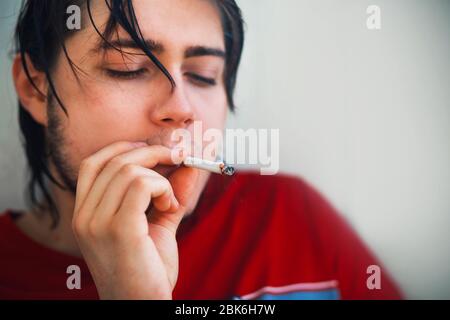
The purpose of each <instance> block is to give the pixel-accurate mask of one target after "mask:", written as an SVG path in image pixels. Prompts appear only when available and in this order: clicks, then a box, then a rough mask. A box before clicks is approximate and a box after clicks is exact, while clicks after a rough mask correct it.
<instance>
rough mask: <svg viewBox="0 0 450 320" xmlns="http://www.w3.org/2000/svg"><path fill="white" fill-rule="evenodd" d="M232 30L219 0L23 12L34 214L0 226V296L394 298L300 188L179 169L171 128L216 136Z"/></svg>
mask: <svg viewBox="0 0 450 320" xmlns="http://www.w3.org/2000/svg"><path fill="white" fill-rule="evenodd" d="M73 5H75V6H76V8H80V11H81V13H82V20H81V21H82V23H81V25H82V28H81V29H80V30H72V29H70V28H68V25H67V24H66V20H67V15H66V12H67V8H69V6H73ZM242 30H243V27H242V19H241V14H240V10H239V8H238V7H237V5H236V4H235V2H234V1H233V0H210V1H204V0H185V1H177V0H170V1H168V0H148V1H147V0H146V1H131V0H128V1H125V0H113V1H106V2H105V1H86V0H84V1H82V0H78V1H61V0H40V1H26V2H25V4H24V7H23V8H22V11H21V14H20V16H19V22H18V25H17V29H16V39H17V50H18V52H17V55H16V57H15V60H14V63H13V78H14V83H15V87H16V91H17V95H18V98H19V114H20V125H21V129H22V133H23V135H24V141H25V150H26V153H27V159H28V163H29V166H30V169H31V174H32V176H31V182H30V188H29V192H30V196H31V199H32V203H33V206H32V207H31V208H30V210H29V212H27V213H22V212H15V211H14V210H8V211H7V212H6V214H5V215H3V216H2V217H1V218H0V256H1V257H2V264H1V266H0V297H1V298H8V299H14V298H44V299H47V298H48V299H51V298H62V299H65V298H67V299H71V298H75V299H77V298H83V299H86V298H93V299H95V298H102V299H171V298H175V299H177V298H181V299H218V298H221V299H230V298H243V299H335V298H344V299H358V298H398V297H399V293H398V291H397V289H396V288H395V286H394V285H393V283H392V282H391V280H390V278H389V277H388V276H387V274H386V272H385V271H384V269H381V270H382V275H381V280H380V281H381V282H380V283H381V287H380V286H379V285H377V286H375V287H372V286H370V285H368V283H369V282H370V281H368V278H369V276H370V275H369V274H367V269H368V267H370V266H372V265H379V263H378V262H377V261H376V260H375V259H374V258H373V257H372V255H371V254H370V253H369V252H368V250H367V249H366V248H365V247H364V245H363V244H362V243H361V241H360V240H359V239H358V238H357V236H355V235H354V234H353V232H352V231H351V230H350V229H349V228H348V227H347V225H346V224H345V223H344V222H343V221H342V219H341V218H340V217H339V216H338V215H337V214H336V212H335V210H334V209H333V208H332V207H331V206H330V205H329V204H328V203H327V202H326V201H325V200H323V199H322V198H321V196H320V195H319V194H318V193H317V192H316V191H314V189H312V188H311V187H310V186H308V185H307V184H306V183H305V182H304V181H302V180H300V179H297V178H293V177H287V176H270V177H264V176H260V175H258V174H256V173H241V174H237V175H236V176H234V177H231V178H228V177H223V176H219V175H214V176H211V174H210V173H208V172H206V171H203V170H198V169H195V168H188V167H186V166H183V165H181V164H182V162H183V161H184V160H185V159H186V157H187V156H188V155H190V153H191V151H190V150H188V149H186V148H179V147H176V146H175V143H174V141H173V139H172V137H173V133H174V131H176V130H178V129H185V130H188V131H191V130H193V129H192V128H193V125H194V123H195V122H196V121H201V123H202V126H203V129H204V130H208V129H211V128H213V129H220V130H223V128H224V123H225V119H226V116H227V112H228V111H227V109H228V108H230V109H233V107H234V103H233V90H234V86H235V79H236V73H237V68H238V65H239V60H240V56H241V51H242V45H243V31H242ZM73 267H75V269H73ZM71 268H72V269H71ZM77 268H79V269H77ZM67 270H78V274H79V275H80V279H78V280H76V281H75V286H71V285H70V281H69V279H68V278H69V276H70V274H68V273H67ZM69 273H70V272H69Z"/></svg>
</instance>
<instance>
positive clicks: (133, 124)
mask: <svg viewBox="0 0 450 320" xmlns="http://www.w3.org/2000/svg"><path fill="white" fill-rule="evenodd" d="M134 9H135V13H136V16H137V20H138V22H139V26H140V29H141V31H142V34H143V37H144V38H145V39H147V40H149V41H152V42H154V44H156V47H155V50H154V51H153V53H154V54H155V56H156V57H157V58H158V59H159V61H160V62H161V63H162V64H163V65H164V66H165V67H166V69H167V70H168V71H169V72H170V74H171V75H172V77H173V79H174V80H175V82H176V87H175V90H173V91H172V86H171V84H170V82H169V80H168V79H167V78H166V76H165V75H164V74H163V73H162V72H161V71H160V70H159V69H158V68H157V67H156V66H155V65H154V64H153V63H152V62H151V60H150V59H149V58H148V57H147V56H146V55H144V54H143V53H142V51H140V50H138V49H136V48H132V47H125V46H124V47H122V49H123V51H124V52H126V53H125V54H124V53H121V52H119V51H117V50H114V49H112V48H110V49H107V50H103V49H101V50H98V46H99V43H101V42H100V36H99V35H98V33H97V32H96V31H95V29H94V27H93V26H92V25H91V23H90V21H89V19H88V17H87V13H85V17H84V20H83V22H84V25H83V29H82V30H80V31H77V32H76V33H75V34H74V35H73V36H72V37H70V38H69V39H68V40H67V41H66V46H67V50H68V54H69V56H70V58H71V59H72V61H73V62H74V64H75V65H76V66H77V67H79V68H80V69H81V70H82V72H78V77H79V80H80V81H77V79H76V77H75V75H74V74H73V72H72V70H71V68H70V66H69V64H68V62H67V60H66V58H65V56H64V55H63V54H61V55H60V58H59V60H58V63H57V65H56V68H55V69H54V72H53V79H54V81H55V84H56V91H57V93H58V95H59V97H60V98H61V100H62V102H63V104H64V106H65V107H66V108H67V111H68V117H66V116H65V115H64V114H63V112H62V110H61V108H59V107H56V108H54V112H50V115H51V116H50V119H49V131H48V133H49V140H50V145H51V147H52V148H54V150H53V154H54V160H55V159H56V161H55V162H59V163H57V167H59V168H58V169H59V171H61V170H63V171H64V172H63V173H64V174H65V175H66V179H69V180H70V181H66V182H70V183H71V184H75V183H76V176H77V173H78V168H79V165H80V163H81V161H82V160H83V159H84V158H86V157H88V156H89V155H91V154H92V153H94V152H96V151H97V150H99V149H101V148H103V147H105V146H106V145H108V144H110V143H113V142H116V141H146V142H148V143H149V144H162V145H166V146H173V145H174V144H175V143H174V142H171V141H170V140H171V139H170V137H171V134H172V132H173V131H174V130H175V129H179V128H185V129H188V130H193V122H194V121H202V126H203V130H207V129H208V128H217V129H220V130H222V129H223V127H224V123H225V119H226V113H227V99H226V92H225V86H224V83H223V73H224V63H225V61H224V58H223V57H220V56H217V55H209V54H208V55H203V54H201V55H199V52H201V51H199V50H195V48H198V47H205V48H211V49H216V50H219V51H225V47H224V40H223V31H222V25H221V20H220V14H219V11H218V9H217V8H216V7H215V6H214V4H213V3H212V2H210V1H206V0H183V1H179V0H141V1H134ZM91 10H92V15H93V19H94V22H95V25H96V26H97V28H98V29H99V30H100V31H103V28H104V26H105V24H106V21H107V20H108V18H109V15H110V11H109V9H108V8H107V7H106V5H105V3H104V1H94V2H93V3H92V4H91ZM118 38H120V41H121V42H122V43H128V42H130V43H132V42H131V41H130V40H131V39H130V37H129V35H128V34H127V33H126V32H125V31H124V30H121V29H120V28H119V29H118V32H117V33H113V36H112V39H110V41H111V42H112V43H115V42H116V40H117V39H118ZM203 52H204V50H203ZM128 53H131V54H128ZM205 79H206V80H205ZM50 109H52V108H50ZM55 148H56V149H55ZM161 173H163V174H164V173H167V172H165V171H164V169H161Z"/></svg>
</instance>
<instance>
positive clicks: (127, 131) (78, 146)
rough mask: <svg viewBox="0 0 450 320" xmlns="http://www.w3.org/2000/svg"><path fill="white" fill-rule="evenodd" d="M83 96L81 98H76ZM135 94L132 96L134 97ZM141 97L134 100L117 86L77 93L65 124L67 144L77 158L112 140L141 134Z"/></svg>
mask: <svg viewBox="0 0 450 320" xmlns="http://www.w3.org/2000/svg"><path fill="white" fill-rule="evenodd" d="M80 96H83V98H82V99H77V98H78V97H80ZM135 97H136V96H135ZM145 101H146V100H145V99H136V98H133V97H130V95H129V94H126V93H124V92H122V91H121V90H120V89H117V88H116V89H115V90H109V89H105V88H101V87H99V86H93V87H91V88H90V89H89V92H84V94H83V95H81V94H78V95H77V96H76V97H75V99H73V102H72V104H71V108H70V121H69V122H68V125H67V131H66V132H67V135H66V136H67V144H68V145H69V146H70V147H71V149H72V150H73V152H74V154H73V156H74V158H78V160H79V161H81V160H82V159H84V158H86V157H88V156H89V155H91V154H93V153H94V152H96V151H98V150H100V149H101V148H103V147H104V146H106V145H108V144H111V143H113V142H116V141H134V140H137V139H139V137H142V135H139V129H140V128H142V129H143V130H144V129H145V128H147V129H148V126H146V125H145V117H143V116H142V114H143V112H145V108H146V107H148V104H147V105H144V104H145V103H146V102H145Z"/></svg>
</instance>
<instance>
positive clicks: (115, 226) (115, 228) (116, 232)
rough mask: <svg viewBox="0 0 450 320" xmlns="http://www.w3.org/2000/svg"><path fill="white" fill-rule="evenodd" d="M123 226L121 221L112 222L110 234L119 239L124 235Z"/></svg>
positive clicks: (114, 238)
mask: <svg viewBox="0 0 450 320" xmlns="http://www.w3.org/2000/svg"><path fill="white" fill-rule="evenodd" d="M123 233H124V231H123V226H122V225H121V224H119V223H114V222H113V223H111V225H110V228H109V235H110V237H111V238H112V239H113V240H119V239H121V238H122V237H123Z"/></svg>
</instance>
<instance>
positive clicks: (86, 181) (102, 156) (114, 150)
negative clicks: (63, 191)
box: [74, 141, 142, 217]
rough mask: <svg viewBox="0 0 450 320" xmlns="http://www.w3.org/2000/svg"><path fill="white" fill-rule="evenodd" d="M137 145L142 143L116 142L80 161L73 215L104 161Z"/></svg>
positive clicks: (83, 199) (104, 163)
mask: <svg viewBox="0 0 450 320" xmlns="http://www.w3.org/2000/svg"><path fill="white" fill-rule="evenodd" d="M139 146H142V143H131V142H123V141H122V142H116V143H113V144H110V145H109V146H107V147H105V148H103V149H101V150H99V151H97V152H96V153H94V154H93V155H91V156H90V157H88V158H86V159H85V160H83V161H82V163H81V165H80V168H79V172H78V179H77V191H76V198H75V210H74V217H75V215H76V214H77V213H78V211H79V209H80V207H81V205H82V204H83V203H84V201H85V198H86V196H87V194H88V193H89V191H90V189H91V186H92V184H93V182H94V181H95V178H96V177H97V176H98V174H99V173H100V171H101V170H102V169H103V167H104V166H105V165H106V163H107V162H108V161H109V160H111V159H112V158H113V157H115V156H117V155H119V154H122V153H124V152H126V151H129V150H132V149H134V148H136V147H139Z"/></svg>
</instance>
